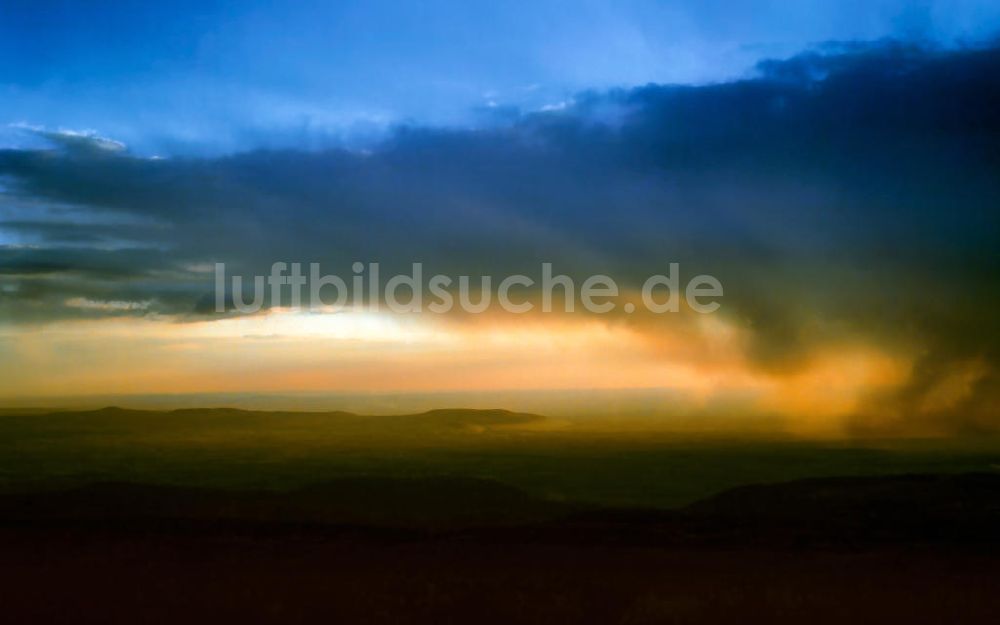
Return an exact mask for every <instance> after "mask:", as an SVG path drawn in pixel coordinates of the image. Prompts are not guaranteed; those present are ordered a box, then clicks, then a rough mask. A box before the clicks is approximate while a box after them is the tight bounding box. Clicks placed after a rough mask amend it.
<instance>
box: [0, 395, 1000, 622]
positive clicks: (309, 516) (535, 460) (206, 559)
mask: <svg viewBox="0 0 1000 625" xmlns="http://www.w3.org/2000/svg"><path fill="white" fill-rule="evenodd" d="M12 412H13V414H11V413H8V414H5V415H4V416H2V417H0V441H2V443H0V445H2V447H0V463H2V464H0V470H2V473H0V475H2V480H3V482H2V488H0V544H2V553H3V554H4V555H3V561H4V567H3V571H4V573H3V574H2V577H3V586H4V588H5V592H6V593H7V596H6V599H5V601H4V608H3V609H4V610H5V613H6V614H7V615H9V616H11V617H12V618H15V620H19V621H21V622H31V621H33V620H61V619H64V618H68V617H69V616H70V615H72V616H73V620H75V621H77V622H95V623H97V622H100V623H108V622H123V623H124V622H134V619H135V618H136V615H137V614H140V613H141V614H142V615H143V616H142V620H144V621H145V622H154V623H156V622H164V623H166V622H176V620H177V619H184V620H189V621H190V620H193V621H195V622H212V621H219V620H238V621H240V622H276V621H280V622H317V621H320V620H330V619H334V620H337V619H351V620H363V621H364V622H386V623H392V622H427V621H428V620H433V621H436V622H454V623H462V622H470V621H475V622H497V623H500V622H510V621H512V620H513V621H517V622H538V623H542V622H550V621H551V620H552V619H556V620H560V619H561V620H568V621H573V622H594V623H606V622H614V623H660V622H673V623H690V622H733V623H736V622H746V621H745V619H746V615H747V614H748V613H753V614H754V615H756V616H757V617H759V618H764V619H767V620H769V621H770V622H788V623H798V622H802V621H803V620H809V621H811V622H819V623H826V622H829V623H835V622H842V621H843V619H845V618H848V616H850V617H851V618H856V615H857V614H858V613H859V612H864V613H865V614H867V615H868V616H869V617H870V618H871V622H875V621H880V622H886V621H890V622H891V621H906V622H914V623H937V622H941V621H942V620H951V619H958V620H960V621H961V622H964V623H976V622H981V623H989V622H994V621H995V618H996V616H997V614H998V610H1000V602H998V601H997V600H996V596H997V595H996V593H997V591H998V590H1000V553H998V551H997V548H998V546H1000V530H998V529H997V528H1000V469H998V468H1000V451H998V448H997V447H996V445H995V442H994V441H990V440H977V441H975V443H965V444H961V445H960V444H957V443H954V442H952V443H943V442H941V441H928V440H923V441H898V440H897V441H892V442H891V443H890V442H885V441H881V442H880V441H867V442H859V441H851V442H845V441H831V442H826V443H824V442H816V441H814V442H803V441H795V440H788V439H786V440H742V441H736V440H732V439H726V438H723V437H719V436H717V435H716V436H700V437H698V436H692V435H691V434H687V435H686V436H685V435H678V434H673V435H667V434H664V433H660V434H659V435H654V436H651V435H649V434H648V433H645V434H642V433H638V434H637V433H632V434H623V433H621V432H617V433H612V432H605V433H604V434H598V433H596V432H595V431H594V428H595V426H594V425H593V424H588V425H587V426H580V427H579V428H574V427H573V426H572V425H566V424H565V423H563V424H562V425H560V426H559V427H553V428H547V427H545V426H544V424H545V423H546V421H547V419H546V417H543V416H539V415H528V414H519V413H511V412H506V411H501V410H495V411H474V410H439V411H432V412H428V413H421V414H413V415H398V416H360V415H354V414H350V413H341V412H323V413H301V412H300V413H296V412H252V411H242V410H231V409H212V410H208V409H206V410H179V411H166V412H155V411H135V410H125V409H120V408H105V409H101V410H94V411H82V412H69V411H66V412H57V413H50V414H38V413H36V412H34V411H23V410H22V411H12ZM95 569H99V570H100V571H101V574H100V575H99V576H93V575H91V574H90V573H89V571H91V570H95ZM47 588H49V589H51V588H59V589H60V590H59V592H58V593H55V594H53V593H51V592H48V591H46V589H47ZM193 615H194V616H193ZM861 622H867V621H865V620H862V621H861Z"/></svg>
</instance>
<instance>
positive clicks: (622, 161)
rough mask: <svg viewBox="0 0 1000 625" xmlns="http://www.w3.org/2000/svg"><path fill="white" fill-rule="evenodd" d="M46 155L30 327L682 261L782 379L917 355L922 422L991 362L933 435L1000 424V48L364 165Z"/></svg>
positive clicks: (618, 114)
mask: <svg viewBox="0 0 1000 625" xmlns="http://www.w3.org/2000/svg"><path fill="white" fill-rule="evenodd" d="M48 138H49V140H50V141H51V142H52V148H51V149H48V150H4V151H0V188H3V189H4V191H5V196H4V197H3V199H2V201H3V202H4V203H5V205H6V206H7V207H8V214H10V215H12V216H13V217H12V218H10V219H8V220H7V221H6V222H4V223H0V231H3V232H5V233H6V234H7V236H8V237H13V238H14V240H17V241H21V242H24V243H28V244H30V245H19V246H6V247H2V248H0V275H2V276H3V277H2V280H3V284H4V285H5V290H4V292H3V293H2V295H0V297H2V299H0V315H2V316H3V318H5V319H8V320H10V321H11V322H30V321H38V320H44V319H47V318H58V317H65V316H78V315H95V314H152V313H166V314H174V315H179V316H181V317H182V318H196V317H199V316H200V315H202V314H207V312H205V309H206V305H205V304H206V302H211V288H212V281H211V275H209V274H203V273H198V272H197V271H196V269H197V268H198V267H199V266H204V265H205V264H206V263H212V262H215V261H225V262H227V263H228V264H229V266H230V268H231V270H232V271H238V272H246V273H265V272H266V271H267V269H268V267H269V266H270V264H271V262H273V261H276V260H284V261H302V262H311V261H319V262H322V263H323V266H324V269H325V270H327V271H329V272H331V273H339V274H341V275H347V274H348V273H349V267H350V263H351V262H353V261H356V260H360V261H365V262H373V261H378V262H380V263H381V264H382V266H383V272H384V274H383V275H385V274H386V273H389V272H396V271H407V270H408V269H409V264H410V263H411V262H415V261H420V262H423V263H425V272H444V273H449V274H452V275H458V274H466V275H469V274H471V275H479V274H483V273H488V274H493V275H495V276H498V275H503V274H508V273H512V272H521V273H528V274H529V275H536V274H537V272H538V267H539V264H540V263H542V262H552V263H554V264H555V267H556V269H557V270H559V271H561V272H564V273H576V274H581V275H582V274H589V273H592V272H599V273H605V274H609V275H612V276H615V277H616V279H618V280H619V283H621V284H631V285H638V284H640V283H641V280H642V279H644V278H645V277H646V276H647V275H649V274H651V273H661V272H664V271H665V270H666V268H667V264H668V263H670V262H680V263H681V266H682V269H683V272H684V273H685V274H687V275H688V276H691V275H694V274H695V273H706V272H707V273H712V274H714V275H716V276H718V277H719V278H720V280H722V282H723V284H724V285H725V288H726V297H725V304H724V307H725V308H724V312H725V314H727V315H729V316H730V318H732V319H734V320H736V321H737V322H738V323H740V324H742V325H743V326H745V327H747V328H750V329H751V331H752V333H753V336H754V344H753V347H752V349H753V355H754V358H755V360H756V362H757V363H758V365H759V366H760V367H762V368H766V369H768V370H775V371H781V370H782V369H783V368H790V367H794V366H795V363H796V362H798V360H799V359H800V358H802V357H803V356H804V354H807V353H808V351H809V349H810V348H811V347H812V346H813V345H815V344H816V343H817V342H820V341H823V340H826V339H831V338H835V337H840V338H845V337H846V338H851V337H856V338H859V339H862V340H869V341H874V342H876V343H882V344H887V345H893V344H900V345H903V344H905V345H918V346H920V347H921V348H922V349H923V350H924V356H923V357H922V358H921V359H920V360H919V362H918V364H917V370H916V375H915V376H914V380H913V383H912V384H911V385H910V386H909V387H907V388H906V389H905V390H904V391H903V392H902V393H900V394H894V395H893V396H892V397H887V398H874V399H873V403H872V405H873V406H880V405H882V404H884V403H886V402H888V403H892V404H893V405H895V406H897V407H898V412H899V413H900V414H905V415H909V414H911V413H915V412H917V409H916V406H917V405H918V404H920V402H922V401H924V400H925V399H926V398H925V397H924V395H925V391H926V389H927V388H930V387H932V386H934V385H935V384H938V383H939V382H940V380H941V379H942V376H947V375H950V372H951V371H953V370H954V369H955V367H957V366H960V365H961V366H965V365H967V364H968V363H970V362H974V363H980V365H979V366H981V367H985V369H986V371H987V373H985V374H983V375H979V376H976V377H975V379H974V381H973V383H974V384H975V386H976V388H975V389H974V390H973V391H972V392H970V393H969V394H968V397H967V398H966V399H964V400H963V401H962V403H961V404H960V405H958V406H952V407H951V408H949V414H948V415H946V416H943V415H935V414H933V411H932V412H931V413H930V414H925V416H923V417H920V418H921V419H929V420H941V419H947V421H948V423H949V424H952V426H953V427H955V428H958V429H962V430H977V429H981V428H990V429H993V428H994V427H998V426H1000V419H998V415H997V412H998V404H1000V401H998V400H1000V388H998V387H1000V382H998V380H1000V378H998V375H997V370H998V369H997V367H998V364H1000V345H998V340H1000V331H998V330H1000V327H998V326H1000V322H998V315H997V311H996V307H997V304H998V294H1000V287H998V278H1000V266H998V265H1000V256H998V254H997V250H998V249H1000V228H998V222H1000V49H997V48H989V49H975V50H960V51H954V50H952V51H941V50H928V49H923V48H918V47H911V46H906V45H900V44H879V45H853V46H837V47H828V48H825V49H823V50H821V51H819V52H813V53H809V54H804V55H801V56H799V57H796V58H793V59H791V60H787V61H780V62H768V63H764V64H762V65H761V66H760V67H759V72H758V76H757V77H756V78H753V79H748V80H744V81H740V82H732V83H725V84H718V85H710V86H701V87H680V86H659V85H649V86H646V87H640V88H635V89H629V90H621V91H615V92H610V93H589V94H581V95H580V96H579V97H578V98H577V99H576V101H575V102H574V103H572V105H570V106H567V107H565V108H563V109H561V110H558V111H551V112H543V113H531V114H520V113H512V114H511V115H510V120H509V121H508V122H506V123H503V124H500V125H497V126H493V127H491V128H489V129H479V130H444V129H434V128H421V127H403V128H399V129H398V130H397V131H395V132H394V133H393V134H392V136H391V138H389V139H388V140H386V141H385V142H384V143H382V144H380V145H379V146H377V147H376V148H375V149H373V150H372V151H371V152H369V153H364V154H361V153H357V152H348V151H341V150H329V151H324V152H296V151H282V152H273V151H269V152H250V153H243V154H237V155H232V156H228V157H221V158H215V159H179V158H178V159H163V160H153V159H145V158H138V157H135V156H133V155H131V154H129V153H128V152H127V151H124V150H120V149H118V146H116V145H115V144H113V143H110V142H107V141H102V140H98V139H97V138H91V140H88V139H87V138H86V137H81V136H79V135H72V136H70V135H65V134H59V133H53V134H50V135H48ZM73 298H85V299H88V300H93V301H148V302H150V303H149V305H148V306H147V307H145V308H141V309H140V308H134V309H125V308H123V307H119V308H118V309H115V310H103V311H99V310H96V309H94V308H81V307H79V306H77V307H73V306H67V305H66V304H65V303H66V302H67V301H68V300H72V299H73ZM962 363H965V365H962ZM873 409H874V408H873ZM924 412H926V411H924ZM921 414H924V413H921ZM861 417H863V415H861V416H859V420H858V428H863V424H864V423H865V421H864V419H863V418H861ZM911 418H916V417H911Z"/></svg>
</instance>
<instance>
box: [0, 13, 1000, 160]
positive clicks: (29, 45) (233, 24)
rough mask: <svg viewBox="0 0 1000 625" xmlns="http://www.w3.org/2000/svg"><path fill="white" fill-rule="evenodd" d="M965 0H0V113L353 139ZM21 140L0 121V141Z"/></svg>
mask: <svg viewBox="0 0 1000 625" xmlns="http://www.w3.org/2000/svg"><path fill="white" fill-rule="evenodd" d="M998 27H1000V3H998V2H996V1H992V2H990V1H984V0H939V1H924V2H903V1H899V0H873V1H842V2H829V1H826V0H797V1H795V2H774V1H750V2H728V1H723V0H703V1H700V2H690V1H687V2H685V1H667V2H650V1H641V0H639V1H636V0H632V1H626V2H611V1H591V0H583V1H578V2H553V1H548V0H546V1H540V2H531V3H527V2H525V3H509V2H504V3H489V4H486V3H471V2H464V1H459V0H436V1H431V2H423V3H411V2H399V1H385V0H375V1H369V2H355V1H345V2H313V1H304V2H295V3H289V2H276V1H274V0H265V1H261V0H249V1H243V2H220V1H218V0H200V1H198V2H187V1H184V0H182V1H177V2H169V3H154V2H129V1H126V2H86V3H83V2H54V1H45V0H42V1H23V2H17V1H14V2H9V1H8V2H4V3H3V5H2V7H0V124H2V125H3V126H7V125H8V124H15V125H30V126H38V127H44V128H47V129H49V130H55V129H60V128H64V129H74V130H93V131H95V132H97V133H98V134H100V135H102V136H108V137H113V138H115V139H118V140H121V141H124V142H125V143H126V144H128V145H129V147H130V148H131V149H133V150H135V151H137V152H139V153H146V154H167V155H172V154H220V153H231V152H236V151H241V150H246V149H253V148H257V147H296V148H315V147H323V146H326V145H329V144H331V143H335V142H337V141H341V140H350V141H365V140H366V139H368V138H371V137H372V136H378V135H379V134H380V132H381V131H382V130H384V129H385V128H386V127H387V126H389V125H392V124H395V123H399V122H411V123H418V124H425V125H438V126H440V125H452V126H454V125H470V124H483V123H489V122H490V121H491V120H493V119H497V118H502V114H501V113H502V112H503V111H506V110H509V107H517V108H519V109H520V110H522V111H525V110H533V109H539V108H542V107H546V106H559V105H561V104H562V103H564V102H566V101H568V100H569V99H570V98H571V97H572V96H573V95H574V94H576V93H578V92H581V91H585V90H591V89H593V90H604V89H608V88H612V87H631V86H635V85H642V84H646V83H650V82H653V83H697V84H702V83H706V82H714V81H723V80H728V79H732V78H735V77H741V76H746V75H749V74H750V73H751V72H752V68H753V66H754V64H755V63H756V62H757V61H758V60H760V59H762V58H782V57H787V56H790V55H792V54H795V53H797V52H800V51H801V50H803V49H806V48H808V47H810V46H814V45H817V44H820V43H822V42H826V41H831V40H837V41H855V40H864V41H870V40H875V39H881V38H885V37H894V38H903V39H919V40H922V41H925V42H933V43H935V44H938V45H947V46H955V45H963V44H967V43H978V42H981V41H983V40H984V39H987V38H990V37H993V36H994V35H995V33H996V32H997V30H998ZM32 140H33V139H32V137H31V135H30V134H28V133H24V132H22V131H21V129H19V128H16V127H15V128H11V127H5V128H4V129H3V131H0V144H3V145H7V146H12V145H16V146H20V145H23V144H25V143H30V142H31V141H32Z"/></svg>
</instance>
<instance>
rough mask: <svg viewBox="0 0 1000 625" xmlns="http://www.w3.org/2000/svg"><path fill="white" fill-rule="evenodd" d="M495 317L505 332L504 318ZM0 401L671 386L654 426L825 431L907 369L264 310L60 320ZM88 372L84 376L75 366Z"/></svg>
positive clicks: (858, 358)
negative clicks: (703, 422)
mask: <svg viewBox="0 0 1000 625" xmlns="http://www.w3.org/2000/svg"><path fill="white" fill-rule="evenodd" d="M507 319H510V317H508V318H507ZM4 343H5V344H6V346H7V347H6V349H7V350H8V352H9V356H10V357H8V358H6V359H5V360H4V364H3V365H2V373H3V376H2V382H0V396H2V397H5V398H8V399H11V398H25V397H34V398H38V399H39V400H43V399H44V398H45V397H55V396H74V395H78V396H87V395H94V394H100V395H114V394H123V395H128V394H183V393H212V392H225V393H239V392H255V393H272V392H273V393H281V392H321V391H328V392H363V393H392V392H415V393H421V392H449V391H463V392H477V391H484V392H485V391H511V392H515V393H516V392H517V391H545V390H563V391H572V390H573V389H584V390H602V391H615V390H628V389H668V390H670V391H671V392H672V393H673V394H674V395H673V396H675V397H677V402H676V403H675V404H674V405H671V406H663V407H660V408H657V410H660V411H662V412H663V413H664V414H670V413H672V412H685V413H691V412H696V411H698V410H699V409H704V407H705V406H708V405H711V404H712V403H713V402H718V401H723V400H724V401H725V402H726V406H727V407H729V408H730V409H731V410H733V411H734V412H735V413H737V414H744V415H754V414H770V415H781V416H787V417H789V422H790V426H789V429H791V430H792V431H794V432H800V433H812V432H833V431H836V429H837V420H838V418H840V417H842V416H844V415H847V414H849V413H851V412H852V411H854V410H855V409H856V408H857V406H858V403H859V402H860V401H862V400H863V398H864V397H865V396H866V394H868V393H871V392H874V391H878V390H880V389H886V388H892V387H894V386H897V385H900V384H902V383H904V382H905V381H906V379H907V376H908V374H909V367H910V361H909V360H908V359H907V358H906V357H905V356H901V355H893V354H889V353H886V352H884V351H880V350H878V349H876V348H874V347H873V346H867V345H858V344H843V345H832V346H826V347H824V348H823V349H819V350H817V351H816V353H815V355H814V356H812V357H811V358H809V359H807V360H806V361H805V362H803V363H802V364H801V365H800V366H799V367H798V368H796V369H795V370H793V371H790V372H783V373H773V372H770V373H769V372H764V371H761V370H759V369H758V368H755V367H754V366H753V365H752V363H751V362H750V361H749V359H748V358H747V355H746V348H745V336H744V333H743V332H742V331H741V330H740V328H738V327H737V326H736V325H734V324H732V323H730V322H728V321H726V320H725V319H724V318H723V317H721V316H715V315H713V316H705V317H698V318H695V321H694V322H678V323H676V324H674V325H670V324H667V323H660V324H658V325H656V326H655V327H650V326H649V325H643V324H641V323H639V324H629V323H625V322H624V321H622V320H621V319H604V318H598V317H594V316H590V317H579V316H572V315H552V316H549V317H544V318H543V317H541V316H535V317H529V318H516V319H515V320H514V321H506V322H505V321H504V320H503V318H489V319H486V320H484V321H477V322H475V323H465V322H461V321H456V320H454V319H447V318H441V317H432V318H428V317H421V316H415V315H410V316H392V315H387V314H374V313H367V312H361V313H358V312H346V311H345V312H335V313H334V312H327V313H301V312H291V311H286V310H274V311H271V312H269V313H267V314H262V315H256V316H253V317H242V318H230V319H225V320H216V321H202V322H193V323H179V322H175V321H170V320H154V319H117V320H105V321H72V322H70V321H64V322H60V323H54V324H49V325H44V326H38V327H35V328H33V329H31V330H26V329H24V328H22V329H19V330H18V332H17V333H12V334H9V335H7V336H6V337H4ZM88 362H89V363H92V362H101V363H102V366H101V367H99V368H95V367H92V366H87V364H86V363H88Z"/></svg>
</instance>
